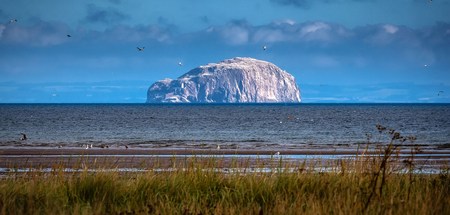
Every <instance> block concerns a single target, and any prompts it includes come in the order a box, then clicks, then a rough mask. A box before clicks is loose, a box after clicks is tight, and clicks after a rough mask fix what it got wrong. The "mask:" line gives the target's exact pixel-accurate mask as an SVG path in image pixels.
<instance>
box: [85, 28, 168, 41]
mask: <svg viewBox="0 0 450 215" xmlns="http://www.w3.org/2000/svg"><path fill="white" fill-rule="evenodd" d="M90 37H93V35H91V36H90ZM98 37H99V39H104V40H109V41H125V42H142V41H145V40H147V42H148V40H151V41H156V42H164V43H167V42H171V41H172V37H173V29H172V28H171V27H162V26H159V25H146V26H133V27H132V26H128V25H118V26H115V27H112V28H108V29H106V30H105V31H104V32H99V35H98Z"/></svg>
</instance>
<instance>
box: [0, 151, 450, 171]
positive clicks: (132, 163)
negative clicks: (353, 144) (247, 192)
mask: <svg viewBox="0 0 450 215" xmlns="http://www.w3.org/2000/svg"><path fill="white" fill-rule="evenodd" d="M277 152H280V155H277ZM357 154H359V155H361V154H363V151H362V150H360V151H357V150H356V149H302V150H244V149H241V150H236V149H141V148H129V149H125V148H104V149H102V148H91V149H82V148H1V149H0V168H92V169H97V168H140V169H152V168H168V167H173V166H183V165H185V164H186V162H187V161H193V160H195V161H196V162H208V160H209V161H211V158H214V159H215V160H216V161H215V162H216V165H217V167H219V168H220V167H230V166H231V165H233V163H236V162H238V163H245V164H247V165H249V166H258V165H261V164H263V165H270V164H271V163H274V164H276V163H278V162H279V160H280V159H283V162H285V163H289V164H291V165H300V164H301V163H303V162H305V161H307V162H316V161H317V160H320V161H321V162H324V161H326V162H329V163H333V162H335V161H339V160H343V159H352V158H354V157H355V156H356V155H357ZM364 155H366V156H374V155H377V153H376V152H375V151H368V152H366V153H364ZM400 156H401V157H400V159H399V160H405V159H408V158H410V157H411V154H410V150H404V151H402V153H401V154H400ZM414 157H415V160H416V162H417V163H418V164H421V165H427V166H445V165H446V166H449V165H450V150H429V151H421V152H420V153H417V154H415V155H414Z"/></svg>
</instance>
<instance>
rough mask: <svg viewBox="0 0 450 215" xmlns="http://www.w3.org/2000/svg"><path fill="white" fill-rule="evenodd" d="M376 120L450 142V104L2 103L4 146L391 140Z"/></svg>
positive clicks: (297, 144)
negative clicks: (370, 136) (22, 139)
mask: <svg viewBox="0 0 450 215" xmlns="http://www.w3.org/2000/svg"><path fill="white" fill-rule="evenodd" d="M376 124H381V125H384V126H386V127H388V128H393V129H396V130H397V131H399V132H401V134H402V135H414V136H416V137H417V140H416V142H415V143H416V144H426V145H432V146H440V145H444V146H445V145H448V144H449V143H450V105H448V104H433V105H426V104H298V105H260V104H249V105H149V104H1V105H0V147H23V146H27V147H56V146H59V145H62V146H69V147H70V146H73V147H80V146H82V145H83V144H93V145H94V147H95V146H100V145H102V144H107V145H110V146H111V147H114V146H123V145H125V144H126V145H130V146H132V147H146V148H155V147H168V148H215V147H216V146H217V145H221V148H248V149H260V148H286V149H289V148H305V147H306V148H307V147H314V146H320V145H333V146H346V145H347V146H348V145H354V144H357V143H362V142H367V138H366V134H371V135H372V138H371V141H373V142H376V141H381V142H383V141H388V139H387V138H389V137H387V136H386V135H379V133H378V131H377V129H376V127H375V126H376ZM22 132H23V133H26V135H27V137H28V139H27V140H26V141H20V140H19V138H20V137H21V135H20V133H22Z"/></svg>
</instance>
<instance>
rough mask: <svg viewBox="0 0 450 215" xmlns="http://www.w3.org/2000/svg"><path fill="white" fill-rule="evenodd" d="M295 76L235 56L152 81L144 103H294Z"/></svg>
mask: <svg viewBox="0 0 450 215" xmlns="http://www.w3.org/2000/svg"><path fill="white" fill-rule="evenodd" d="M300 101H301V95H300V90H299V87H298V86H297V84H296V82H295V78H294V77H293V76H292V75H291V74H289V73H287V72H286V71H284V70H282V69H280V68H279V67H277V66H276V65H274V64H272V63H270V62H266V61H262V60H257V59H253V58H243V57H236V58H232V59H228V60H224V61H221V62H218V63H210V64H207V65H205V66H200V67H197V68H195V69H192V70H191V71H189V72H187V73H186V74H184V75H182V76H181V77H179V78H178V79H175V80H172V79H164V80H160V81H157V82H155V83H154V84H152V85H151V86H150V88H149V89H148V92H147V103H298V102H300Z"/></svg>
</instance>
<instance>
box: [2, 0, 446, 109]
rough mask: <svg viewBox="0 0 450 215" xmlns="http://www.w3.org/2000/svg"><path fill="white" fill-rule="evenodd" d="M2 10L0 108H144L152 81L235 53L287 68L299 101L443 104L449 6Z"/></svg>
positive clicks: (5, 6)
mask: <svg viewBox="0 0 450 215" xmlns="http://www.w3.org/2000/svg"><path fill="white" fill-rule="evenodd" d="M0 5H1V7H0V103H144V102H145V101H146V94H147V89H148V88H149V86H150V85H151V84H152V83H154V82H155V81H158V80H161V79H164V78H172V79H175V78H177V77H179V76H181V75H182V74H184V73H186V72H188V71H189V70H191V69H193V68H195V67H198V66H200V65H205V64H208V63H212V62H218V61H221V60H224V59H229V58H233V57H238V56H239V57H252V58H256V59H260V60H265V61H269V62H272V63H274V64H275V65H277V66H278V67H280V68H282V69H283V70H286V71H288V72H289V73H291V74H292V75H293V76H294V77H295V79H296V82H297V84H298V85H299V87H300V90H301V95H302V101H303V102H305V103H316V102H326V103H330V102H331V103H385V102H394V103H403V102H406V103H449V102H450V15H449V14H450V13H448V11H450V0H433V1H430V0H395V1H392V0H245V1H243V0H165V1H156V0H96V1H94V0H77V1H60V0H40V1H32V0H0ZM67 35H70V37H68V36H67ZM263 46H267V50H266V51H264V50H263V49H262V47H263ZM136 47H145V50H144V51H138V50H137V49H136ZM178 62H182V64H183V66H179V65H178Z"/></svg>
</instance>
